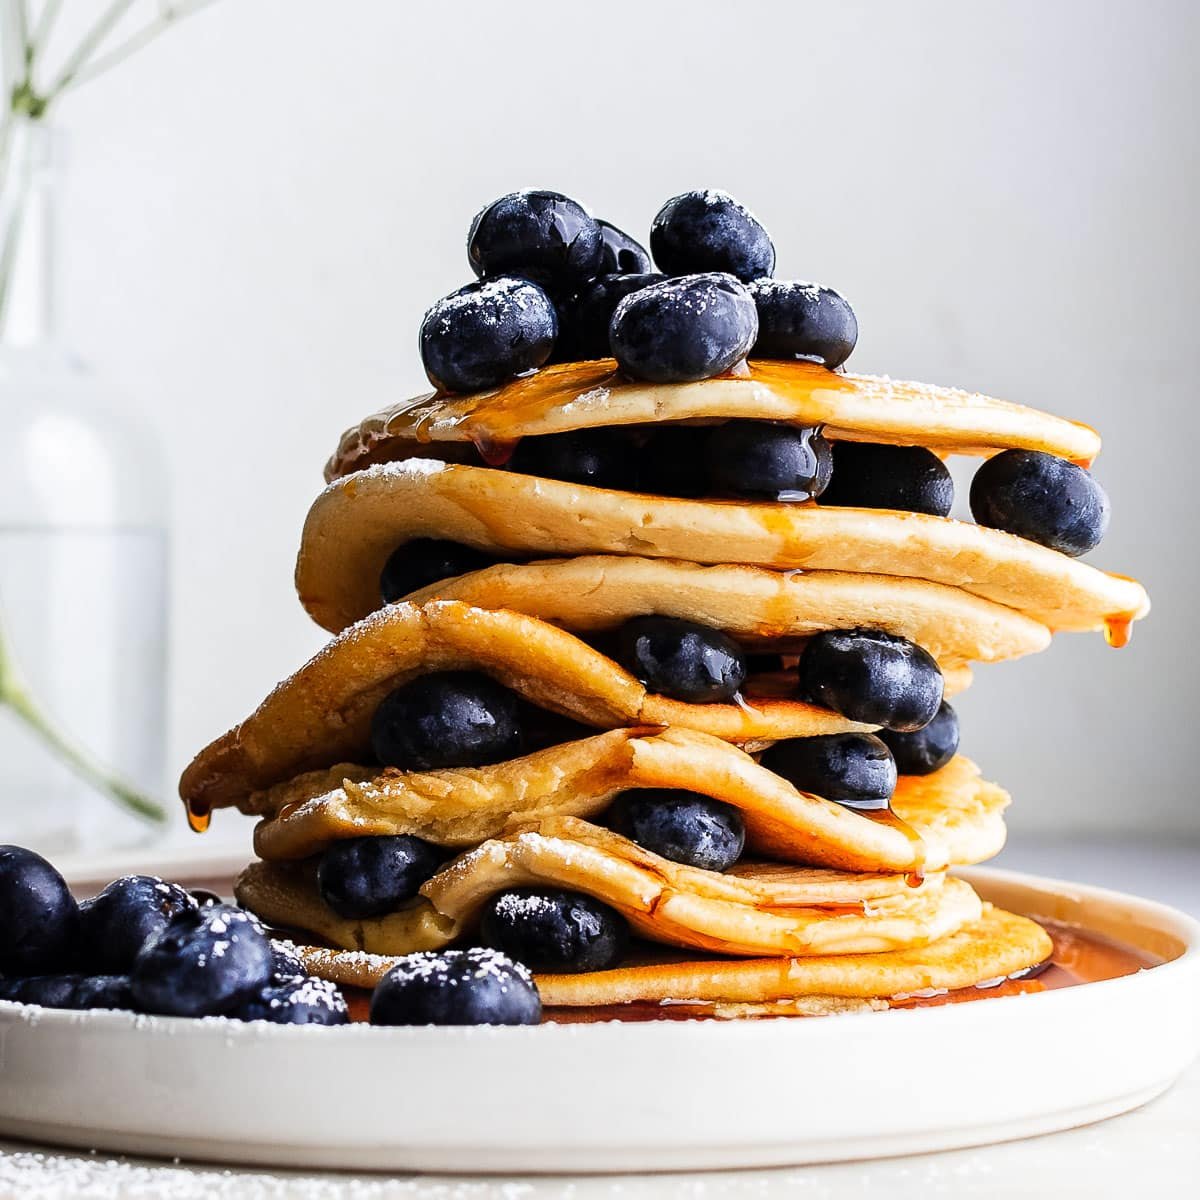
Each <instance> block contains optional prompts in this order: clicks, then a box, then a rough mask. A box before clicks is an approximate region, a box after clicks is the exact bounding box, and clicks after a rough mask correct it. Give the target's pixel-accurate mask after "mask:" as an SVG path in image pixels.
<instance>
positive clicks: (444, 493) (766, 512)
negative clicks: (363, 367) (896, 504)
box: [296, 458, 1150, 632]
mask: <svg viewBox="0 0 1200 1200" xmlns="http://www.w3.org/2000/svg"><path fill="white" fill-rule="evenodd" d="M419 537H430V538H446V539H448V540H450V541H454V542H461V543H463V544H465V545H468V546H474V547H476V548H478V549H481V550H484V551H486V552H487V553H489V554H492V555H494V556H495V557H497V558H505V557H508V556H512V557H516V558H539V557H540V558H565V557H572V556H577V555H595V554H606V555H621V556H637V557H640V558H653V559H660V558H665V559H679V560H684V561H690V562H698V563H714V564H730V563H742V564H747V565H751V566H759V567H769V568H775V569H780V570H791V569H800V570H805V571H814V572H815V571H839V572H840V571H853V572H856V573H858V574H865V575H880V576H887V577H890V578H896V577H902V578H907V579H924V580H928V581H929V582H931V583H938V584H943V585H946V586H948V587H955V588H961V589H962V590H963V591H965V592H969V593H971V594H972V595H974V596H978V597H981V598H982V599H984V600H990V601H992V602H994V603H996V604H1000V605H1004V606H1006V607H1008V608H1011V609H1015V610H1016V611H1017V612H1018V613H1023V614H1024V615H1025V616H1026V617H1027V618H1029V619H1031V620H1033V621H1036V622H1039V623H1040V624H1042V625H1045V626H1047V627H1048V628H1049V629H1051V630H1054V631H1059V630H1075V631H1088V630H1098V629H1102V628H1104V627H1105V625H1106V623H1111V624H1113V625H1114V626H1120V625H1122V623H1123V624H1124V625H1127V624H1128V622H1129V621H1131V620H1134V619H1137V618H1139V617H1142V616H1144V615H1145V614H1146V613H1147V612H1148V611H1149V607H1150V602H1149V600H1148V598H1147V596H1146V593H1145V591H1144V589H1143V588H1142V587H1141V585H1140V584H1138V583H1137V582H1136V581H1134V580H1131V579H1125V578H1123V577H1120V576H1116V575H1108V574H1105V573H1104V572H1103V571H1099V570H1097V569H1096V568H1095V567H1093V566H1090V565H1089V564H1088V563H1085V562H1081V561H1080V560H1078V559H1074V558H1069V557H1067V556H1066V555H1065V554H1061V553H1059V552H1058V551H1057V550H1051V549H1048V548H1047V547H1045V546H1039V545H1037V544H1036V543H1035V542H1031V541H1027V540H1026V539H1024V538H1020V537H1016V536H1015V535H1013V534H1011V533H1004V532H1002V531H1001V530H998V529H988V528H986V527H984V526H981V525H972V524H970V523H968V522H965V521H955V520H951V519H949V518H947V517H934V516H928V515H925V514H922V513H901V512H891V511H887V510H884V509H860V508H822V507H820V506H818V505H813V504H770V503H751V502H749V501H745V502H742V501H703V500H673V499H664V498H661V497H656V496H645V495H640V494H637V493H633V492H618V491H612V490H609V489H606V488H592V487H584V486H583V485H580V484H574V483H561V482H558V481H556V480H550V479H536V478H534V477H532V476H529V475H519V474H515V473H512V472H508V471H498V470H492V469H489V468H487V467H473V466H448V465H446V464H445V463H441V462H436V461H434V460H431V459H427V458H426V459H420V458H416V459H410V460H409V461H407V462H396V463H386V464H383V465H380V466H373V467H370V468H368V469H366V470H364V471H360V472H358V473H356V474H353V475H348V476H346V477H345V478H342V479H338V480H336V481H335V482H334V483H332V484H330V486H329V487H327V488H326V489H325V491H324V492H322V493H321V495H320V496H318V497H317V499H316V501H315V502H314V504H313V506H312V508H311V509H310V511H309V514H308V517H307V519H306V521H305V524H304V534H303V538H302V541H301V546H300V553H299V557H298V559H297V562H296V588H297V590H298V592H299V594H300V599H301V602H302V603H303V604H304V607H305V608H306V609H307V610H308V612H309V614H310V615H311V616H312V618H313V619H314V620H315V621H316V622H317V623H318V624H320V625H322V626H324V627H325V628H326V629H329V630H331V631H334V632H336V631H338V630H340V629H343V628H345V627H346V626H347V625H349V624H351V623H352V622H354V621H356V620H358V619H360V618H361V617H363V616H365V615H366V614H367V613H369V612H370V611H372V610H373V609H375V608H377V607H378V605H379V574H380V571H381V570H382V569H383V564H384V563H385V562H386V561H387V558H388V556H389V555H390V554H391V553H392V551H393V550H395V549H396V547H397V546H398V545H400V544H401V543H402V542H406V541H409V540H411V539H413V538H419ZM884 611H886V610H884Z"/></svg>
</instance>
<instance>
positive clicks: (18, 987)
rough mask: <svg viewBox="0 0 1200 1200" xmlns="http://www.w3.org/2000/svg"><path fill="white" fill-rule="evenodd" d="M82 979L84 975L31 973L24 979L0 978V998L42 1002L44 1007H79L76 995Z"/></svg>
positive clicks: (20, 1001)
mask: <svg viewBox="0 0 1200 1200" xmlns="http://www.w3.org/2000/svg"><path fill="white" fill-rule="evenodd" d="M82 981H83V976H82V975H29V976H26V977H25V978H23V979H0V1000H14V1001H16V1002H17V1003H18V1004H40V1005H41V1006H42V1007H43V1008H78V1007H79V1006H78V1005H77V1004H76V1002H75V996H76V993H77V991H78V988H79V985H80V983H81V982H82Z"/></svg>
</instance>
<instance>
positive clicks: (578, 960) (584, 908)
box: [479, 888, 629, 973]
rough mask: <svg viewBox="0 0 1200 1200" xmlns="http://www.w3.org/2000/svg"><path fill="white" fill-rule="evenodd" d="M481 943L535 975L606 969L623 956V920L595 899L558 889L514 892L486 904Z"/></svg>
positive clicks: (626, 937)
mask: <svg viewBox="0 0 1200 1200" xmlns="http://www.w3.org/2000/svg"><path fill="white" fill-rule="evenodd" d="M479 935H480V937H481V938H482V939H483V941H484V942H485V943H486V944H487V945H489V946H492V947H493V948H495V949H496V950H500V951H502V952H503V953H504V954H507V955H508V956H509V957H511V958H513V959H515V960H516V961H517V962H519V963H523V964H524V965H525V966H526V967H528V968H529V969H530V970H531V971H549V972H553V973H560V972H570V973H577V972H580V971H603V970H606V969H607V968H608V967H613V966H616V964H617V963H618V962H619V961H620V960H621V957H622V955H623V954H624V952H625V946H626V944H627V943H628V940H629V930H628V927H627V926H626V924H625V918H624V917H623V916H621V914H620V913H619V912H617V911H616V909H614V908H610V907H609V906H608V905H607V904H604V903H603V902H601V901H600V900H597V899H595V898H594V897H593V896H587V895H585V894H584V893H582V892H568V891H563V890H561V889H559V888H513V889H512V890H511V891H507V892H500V893H499V894H498V895H496V896H493V897H492V898H491V899H490V900H489V901H488V902H487V904H485V905H484V906H483V911H482V913H481V914H480V918H479Z"/></svg>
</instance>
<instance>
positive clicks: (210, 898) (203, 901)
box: [190, 888, 225, 908]
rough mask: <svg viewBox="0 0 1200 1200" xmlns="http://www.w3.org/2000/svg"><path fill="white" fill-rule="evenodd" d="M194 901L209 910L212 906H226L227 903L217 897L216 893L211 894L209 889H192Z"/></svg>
mask: <svg viewBox="0 0 1200 1200" xmlns="http://www.w3.org/2000/svg"><path fill="white" fill-rule="evenodd" d="M190 891H191V893H192V899H193V900H195V902H196V903H197V904H198V905H200V907H201V908H207V907H208V906H209V905H210V904H224V903H225V901H224V900H222V899H221V897H220V896H218V895H217V893H216V892H210V891H209V890H208V889H207V888H191V889H190Z"/></svg>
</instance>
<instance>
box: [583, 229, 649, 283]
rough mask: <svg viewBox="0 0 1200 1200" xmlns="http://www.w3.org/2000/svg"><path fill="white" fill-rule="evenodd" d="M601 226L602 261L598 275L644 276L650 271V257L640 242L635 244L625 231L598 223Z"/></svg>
mask: <svg viewBox="0 0 1200 1200" xmlns="http://www.w3.org/2000/svg"><path fill="white" fill-rule="evenodd" d="M596 224H597V225H599V226H600V261H599V263H597V264H596V274H597V275H644V274H645V273H646V272H647V271H649V270H650V255H649V254H647V253H646V250H645V247H643V246H642V244H641V243H640V242H635V241H634V240H633V238H631V237H630V236H629V234H627V233H626V232H625V231H624V230H622V229H618V228H617V227H616V226H615V225H610V224H609V223H608V222H607V221H597V222H596Z"/></svg>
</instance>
